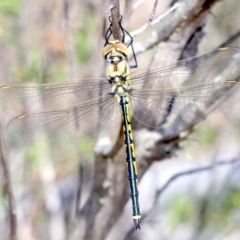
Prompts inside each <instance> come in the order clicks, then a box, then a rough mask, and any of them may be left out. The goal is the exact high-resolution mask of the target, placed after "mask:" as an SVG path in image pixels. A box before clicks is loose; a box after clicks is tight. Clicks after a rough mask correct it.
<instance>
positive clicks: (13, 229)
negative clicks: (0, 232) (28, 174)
mask: <svg viewBox="0 0 240 240" xmlns="http://www.w3.org/2000/svg"><path fill="white" fill-rule="evenodd" d="M0 136H1V134H0ZM0 161H1V164H2V169H3V175H4V180H5V183H4V185H5V187H4V189H5V192H6V195H7V200H8V213H9V220H10V222H9V229H10V232H9V239H10V240H16V239H17V217H16V209H15V199H14V194H13V190H12V183H11V177H10V172H9V168H8V164H7V160H6V156H5V154H4V144H3V140H2V138H0Z"/></svg>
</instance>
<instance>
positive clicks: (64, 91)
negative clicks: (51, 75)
mask: <svg viewBox="0 0 240 240" xmlns="http://www.w3.org/2000/svg"><path fill="white" fill-rule="evenodd" d="M109 91H110V90H109V84H108V82H107V80H105V79H82V80H80V81H79V82H76V83H62V84H42V85H32V86H31V85H13V86H2V87H0V106H7V107H11V109H20V110H21V111H22V112H28V113H37V112H40V111H42V109H44V110H45V111H49V110H58V109H62V108H68V107H70V106H72V105H76V104H78V103H80V102H85V101H87V100H90V99H91V98H96V97H97V96H100V95H102V94H107V93H108V92H109Z"/></svg>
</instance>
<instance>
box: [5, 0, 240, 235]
mask: <svg viewBox="0 0 240 240" xmlns="http://www.w3.org/2000/svg"><path fill="white" fill-rule="evenodd" d="M154 2H155V1H152V0H151V1H150V0H148V1H132V2H131V3H132V4H135V5H134V6H135V8H134V9H133V11H132V14H131V17H130V18H128V19H127V21H126V23H125V24H126V25H124V27H125V28H126V29H127V30H128V31H129V32H131V31H134V30H136V29H138V28H140V27H141V26H142V25H144V24H146V23H147V22H148V19H149V17H150V14H151V11H152V9H153V5H154ZM170 4H171V2H170V1H168V0H164V1H161V2H159V4H158V7H157V12H156V16H159V15H160V14H163V13H165V12H166V11H167V10H168V9H169V8H170ZM172 4H173V3H172ZM120 6H121V12H124V13H125V11H124V9H126V8H125V7H126V4H125V1H120ZM108 7H109V2H108V1H101V0H95V1H93V0H92V1H76V0H72V1H69V2H68V1H67V0H52V1H46V0H41V1H27V0H1V1H0V56H1V57H0V85H1V86H4V85H11V84H41V83H62V82H69V81H73V79H80V78H83V77H93V78H98V77H104V76H105V75H104V74H105V68H104V67H105V65H104V61H103V59H102V48H103V45H104V33H105V31H106V28H107V26H108V19H107V18H108V15H107V14H105V11H106V9H107V8H108ZM239 11H240V2H237V1H234V0H228V1H217V2H216V3H215V4H214V5H213V6H211V8H210V11H209V12H208V14H207V18H206V21H205V23H204V25H203V26H202V28H203V32H204V35H203V36H202V37H201V40H200V42H199V43H197V53H198V54H202V53H204V52H208V51H211V50H212V49H214V48H217V47H218V46H219V45H221V44H222V43H223V42H224V41H226V40H227V39H228V38H229V37H231V36H232V35H233V34H234V33H236V32H237V31H239V22H240V15H239ZM123 18H124V14H123ZM161 27H162V25H161V21H160V22H159V23H158V24H156V25H154V26H153V27H152V28H149V29H148V30H147V31H144V32H143V33H142V34H139V35H138V36H137V37H136V38H135V39H134V44H136V46H138V45H139V44H140V43H141V42H142V41H144V40H145V39H147V38H149V37H150V36H153V35H154V34H156V31H160V30H161ZM230 45H231V46H236V47H240V40H238V39H237V40H235V41H234V42H232V43H231V44H230ZM155 49H156V47H153V48H151V49H150V50H149V51H144V52H143V53H141V54H138V55H137V59H138V65H139V66H138V67H139V68H144V67H148V66H149V64H150V63H151V59H152V56H153V54H154V52H155ZM176 60H178V59H176ZM159 61H160V60H159ZM161 61H162V62H164V61H165V59H161ZM166 62H167V60H166ZM0 106H1V104H0ZM19 114H20V112H18V111H17V110H13V109H9V108H5V107H2V108H1V111H0V123H1V131H0V132H1V138H2V152H3V153H4V156H5V159H6V161H7V164H8V167H9V172H10V179H11V184H12V189H13V194H14V199H15V200H14V202H15V207H16V216H17V225H18V227H17V236H18V239H24V240H28V239H29V240H30V239H43V240H45V239H46V240H48V239H51V240H52V239H53V240H61V239H148V240H155V239H159V240H160V239H166V240H167V239H169V240H170V239H171V240H175V239H176V240H188V239H189V240H196V239H201V240H203V239H206V240H209V239H216V240H217V239H222V240H237V239H240V228H239V226H240V191H239V190H240V184H239V182H240V175H239V170H240V164H239V162H238V164H237V163H235V164H226V165H223V166H219V167H216V168H211V169H210V170H208V171H207V170H204V169H202V170H201V169H200V168H204V167H208V166H211V165H212V164H214V163H215V162H219V161H233V160H236V159H238V158H239V154H240V148H239V143H240V106H239V105H235V106H233V107H232V108H231V109H227V110H226V111H223V112H221V113H216V114H214V115H211V116H210V117H208V118H207V119H206V120H204V121H203V122H201V123H200V124H198V125H197V126H196V127H195V128H194V130H193V131H192V132H191V134H188V135H187V136H186V137H185V138H184V139H183V140H181V141H180V143H179V146H178V148H177V150H176V151H174V153H173V154H171V158H170V159H169V158H166V159H162V158H161V159H160V158H159V160H162V161H157V159H156V161H154V162H153V163H151V164H149V167H148V168H147V170H146V171H145V172H144V174H143V176H142V178H141V180H140V194H141V195H140V204H141V206H142V212H143V215H144V220H143V223H142V229H141V231H138V232H135V231H134V229H133V226H132V219H131V207H130V203H129V201H128V202H127V201H126V205H125V203H124V205H123V207H122V209H120V210H121V211H119V212H118V215H117V217H116V220H115V222H114V223H111V224H110V227H109V228H107V230H106V229H105V231H102V232H101V234H100V235H99V236H100V237H99V238H97V237H95V238H94V237H93V236H92V237H86V235H85V237H84V236H82V235H84V234H83V233H85V232H86V231H87V230H88V231H89V229H87V230H86V229H84V228H81V227H82V225H81V227H79V229H78V231H77V233H76V229H75V228H76V226H78V223H76V222H77V217H76V216H75V212H76V208H77V209H81V207H83V206H84V204H85V203H86V202H87V201H89V198H88V197H89V196H91V195H90V191H91V187H92V185H93V183H92V181H93V180H92V179H93V178H94V176H95V174H97V173H96V170H95V171H94V169H93V166H94V165H95V164H97V163H96V162H95V161H96V158H95V155H94V152H93V151H92V150H93V149H92V146H90V145H88V144H87V143H81V144H79V145H71V144H53V143H37V142H36V143H32V144H31V145H29V144H27V143H24V142H22V140H20V138H18V137H16V136H9V135H8V133H7V131H6V128H5V126H6V124H7V123H8V122H9V120H11V119H12V118H13V117H15V116H17V115H19ZM135 138H136V145H137V146H136V151H137V155H138V151H139V152H140V150H141V144H142V143H141V133H137V132H136V136H135ZM121 151H122V150H121ZM121 156H122V155H118V156H117V157H115V160H114V161H115V162H116V161H119V162H118V164H120V165H122V166H123V167H125V160H124V158H122V157H121ZM105 161H109V162H111V160H109V159H108V160H105ZM108 164H111V163H108ZM81 166H84V167H83V170H82V167H81ZM193 169H200V170H199V171H196V172H195V173H192V174H188V173H187V172H186V171H190V170H193ZM3 172H4V170H3V168H0V238H1V239H2V240H4V239H9V236H11V233H10V231H11V228H10V227H9V226H10V225H9V222H10V215H9V206H8V198H9V196H8V192H7V191H6V179H5V176H4V173H3ZM80 173H81V174H80ZM181 173H183V174H182V175H181ZM176 174H180V175H179V176H178V175H177V177H176V179H174V180H173V181H172V182H171V184H169V185H168V186H167V188H166V189H164V191H163V190H162V189H163V186H165V184H166V183H167V182H168V181H169V179H171V177H173V176H176ZM80 176H81V177H80ZM109 176H111V173H108V177H109ZM125 177H127V173H125ZM126 183H127V182H126ZM105 184H106V185H108V184H111V177H109V178H108V181H105ZM80 185H81V187H80ZM125 187H126V191H128V185H127V184H126V185H125ZM79 191H81V194H79ZM159 191H160V192H159ZM161 191H162V192H161ZM108 194H109V196H110V197H112V198H113V199H114V195H113V196H111V193H109V192H108ZM80 195H81V200H79V198H80ZM115 201H117V200H116V199H115ZM99 202H100V204H106V202H104V198H103V199H99ZM86 215H87V214H86ZM96 218H97V215H96ZM99 218H101V221H109V220H108V218H106V219H107V220H105V215H104V214H103V215H100V216H99ZM98 220H99V219H98ZM95 227H96V226H95ZM96 228H97V227H96ZM99 231H101V229H99ZM72 232H75V235H74V236H78V237H77V238H74V236H72V235H71V233H72ZM13 239H14V238H13Z"/></svg>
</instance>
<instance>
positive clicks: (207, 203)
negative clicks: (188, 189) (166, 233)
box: [166, 184, 240, 239]
mask: <svg viewBox="0 0 240 240" xmlns="http://www.w3.org/2000/svg"><path fill="white" fill-rule="evenodd" d="M210 192H211V193H210ZM210 192H209V195H207V196H203V197H201V198H199V197H197V196H194V195H182V194H178V195H175V196H173V197H172V198H171V200H170V201H169V202H168V204H167V206H166V208H167V211H168V221H169V224H170V226H171V227H172V228H173V229H175V228H176V227H178V226H179V225H181V224H188V225H192V224H193V227H194V224H197V223H198V226H199V227H200V228H199V229H198V231H199V233H198V234H199V236H200V235H209V234H210V235H211V234H212V236H211V237H213V236H214V234H215V233H216V232H218V231H220V232H223V231H224V230H227V229H228V228H229V227H230V228H231V227H232V225H235V226H239V225H240V210H239V209H240V192H239V190H238V189H236V188H233V187H230V186H229V185H227V184H226V186H225V188H223V189H222V190H221V192H216V193H213V192H214V191H210ZM199 223H200V224H199ZM208 237H209V236H208ZM203 239H205V238H203Z"/></svg>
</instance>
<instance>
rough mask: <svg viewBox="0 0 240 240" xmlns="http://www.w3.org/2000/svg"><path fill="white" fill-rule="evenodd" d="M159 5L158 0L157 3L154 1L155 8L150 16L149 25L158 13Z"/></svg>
mask: <svg viewBox="0 0 240 240" xmlns="http://www.w3.org/2000/svg"><path fill="white" fill-rule="evenodd" d="M157 5H158V0H155V3H154V5H153V10H152V13H151V16H150V18H149V20H148V24H149V25H151V23H152V21H153V18H154V16H155V14H156V10H157Z"/></svg>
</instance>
